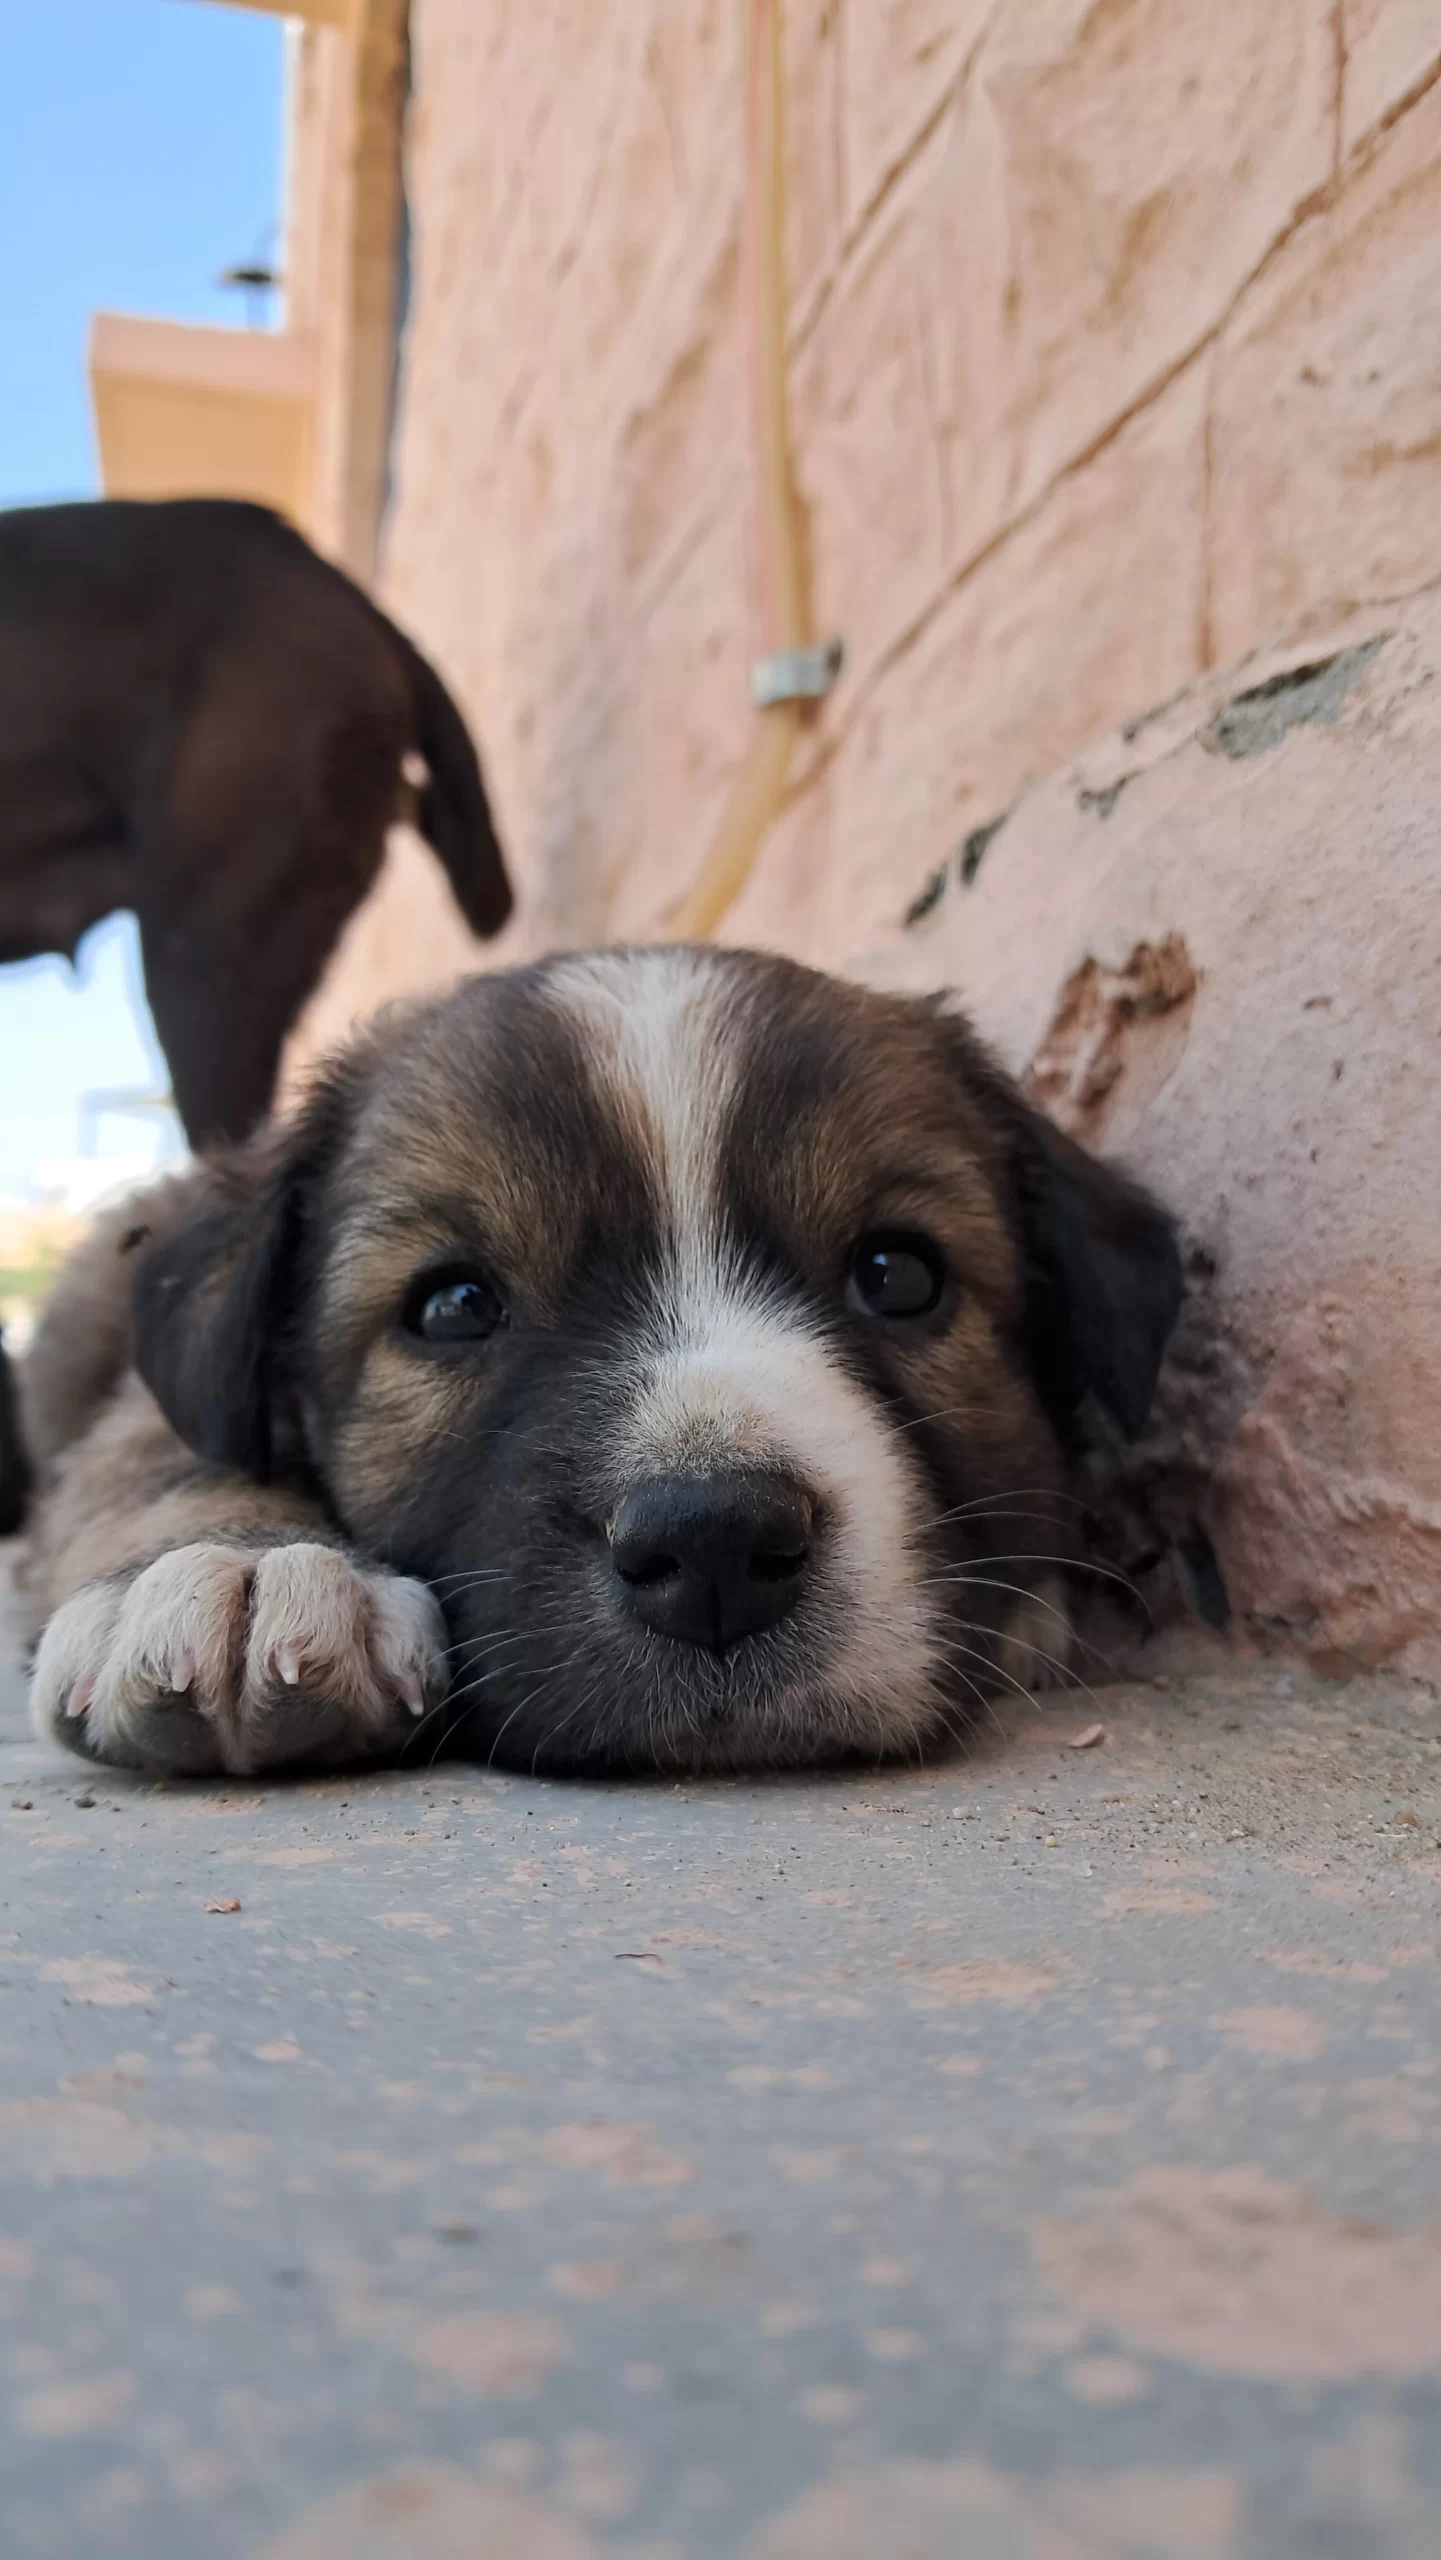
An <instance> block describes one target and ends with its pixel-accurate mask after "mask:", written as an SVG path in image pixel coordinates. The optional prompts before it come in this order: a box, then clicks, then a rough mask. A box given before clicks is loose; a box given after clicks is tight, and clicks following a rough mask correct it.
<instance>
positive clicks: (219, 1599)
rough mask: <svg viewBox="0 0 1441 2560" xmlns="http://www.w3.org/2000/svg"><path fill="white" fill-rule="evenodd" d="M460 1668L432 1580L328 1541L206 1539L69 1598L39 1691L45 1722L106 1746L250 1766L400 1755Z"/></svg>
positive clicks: (245, 1771) (44, 1646)
mask: <svg viewBox="0 0 1441 2560" xmlns="http://www.w3.org/2000/svg"><path fill="white" fill-rule="evenodd" d="M445 1683H446V1674H445V1632H444V1627H443V1625H442V1621H441V1615H440V1610H439V1607H438V1606H437V1603H436V1600H435V1596H434V1594H433V1593H432V1592H431V1591H429V1590H428V1589H427V1588H426V1586H425V1584H424V1583H421V1582H410V1581H405V1580H402V1579H401V1577H400V1576H399V1575H397V1574H392V1573H383V1572H376V1571H373V1570H371V1569H369V1568H362V1567H361V1566H359V1565H355V1564H352V1563H351V1562H350V1560H349V1559H348V1558H347V1557H346V1556H344V1555H342V1554H340V1553H339V1551H338V1550H337V1549H336V1548H334V1547H328V1546H321V1545H318V1544H316V1545H300V1544H297V1545H292V1546H277V1547H268V1548H266V1549H265V1550H264V1551H263V1552H261V1553H259V1554H255V1553H249V1554H247V1553H246V1552H245V1551H244V1549H242V1548H239V1547H230V1546H224V1545H219V1544H217V1545H209V1544H205V1545H198V1546H191V1547H178V1548H176V1549H175V1550H174V1551H173V1552H172V1553H171V1554H169V1555H164V1556H161V1557H159V1558H158V1559H157V1561H156V1562H155V1563H154V1564H151V1565H147V1566H146V1567H145V1568H144V1570H143V1571H142V1572H140V1573H138V1574H136V1575H135V1576H134V1578H133V1579H132V1580H131V1581H128V1582H126V1581H121V1580H114V1581H109V1582H93V1583H90V1584H88V1585H87V1586H86V1588H85V1589H84V1590H82V1591H78V1592H76V1594H75V1596H74V1597H73V1599H70V1600H67V1601H66V1602H65V1604H64V1606H63V1607H62V1608H60V1609H57V1610H56V1612H55V1615H54V1617H53V1618H52V1619H51V1620H50V1623H49V1625H48V1626H47V1627H46V1629H45V1633H44V1635H43V1636H42V1638H41V1640H40V1647H39V1651H38V1653H37V1655H36V1660H35V1672H34V1678H33V1681H32V1684H31V1693H30V1703H31V1718H32V1721H33V1723H34V1726H35V1730H36V1732H37V1733H40V1734H42V1735H46V1736H49V1737H51V1738H53V1739H54V1740H56V1741H59V1742H63V1743H65V1744H67V1745H68V1747H69V1748H70V1749H72V1750H75V1751H79V1752H81V1753H82V1754H84V1755H85V1756H86V1757H88V1758H90V1759H93V1760H105V1761H110V1762H112V1763H114V1764H115V1765H116V1766H117V1767H121V1768H132V1769H152V1770H158V1771H168V1772H173V1773H175V1774H177V1775H202V1774H204V1773H207V1772H210V1771H215V1770H229V1771H231V1772H233V1773H234V1774H235V1775H237V1776H247V1775H250V1774H252V1773H253V1772H254V1771H256V1770H259V1769H267V1768H273V1767H278V1766H280V1765H282V1764H284V1763H286V1762H297V1761H312V1762H314V1761H321V1762H326V1763H329V1764H331V1765H334V1764H336V1763H343V1762H346V1761H352V1760H374V1759H383V1758H387V1757H391V1756H393V1755H394V1754H396V1753H398V1752H399V1750H400V1748H401V1745H402V1743H403V1742H404V1740H405V1737H406V1735H407V1734H408V1733H409V1732H411V1731H412V1730H413V1728H414V1720H415V1719H416V1718H417V1717H419V1716H421V1715H423V1714H424V1712H425V1710H426V1708H427V1707H428V1706H431V1705H433V1704H435V1703H436V1702H438V1700H439V1699H440V1698H441V1697H442V1696H443V1695H444V1691H445Z"/></svg>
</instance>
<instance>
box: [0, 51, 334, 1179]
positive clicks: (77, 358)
mask: <svg viewBox="0 0 1441 2560" xmlns="http://www.w3.org/2000/svg"><path fill="white" fill-rule="evenodd" d="M284 43H285V39H284V31H283V27H282V24H281V21H280V20H279V19H278V18H273V17H269V16H267V15H265V14H263V13H262V12H261V11H259V10H249V9H238V8H236V9H231V8H223V7H213V6H211V5H209V0H32V5H30V6H28V7H27V6H22V5H21V0H0V290H3V305H0V308H3V317H4V336H3V341H0V506H23V505H25V504H27V503H31V502H33V501H36V500H40V499H46V498H90V497H95V496H97V495H98V494H99V481H98V478H97V473H96V463H95V452H94V444H93V439H92V435H91V428H90V408H89V397H88V393H87V389H86V381H85V339H86V331H87V328H88V325H89V320H90V314H91V312H92V311H94V310H96V309H104V310H112V311H141V312H147V313H153V314H155V315H157V316H158V317H161V318H165V319H174V320H208V321H221V322H230V323H235V324H239V323H240V322H241V321H242V320H243V317H244V313H243V309H242V308H241V306H240V305H239V303H238V301H237V298H236V297H235V296H234V295H232V294H229V293H225V292H222V291H220V290H219V289H217V287H216V285H215V282H214V278H215V276H216V274H217V273H218V271H219V269H220V268H221V267H223V266H226V265H228V264H231V263H233V262H234V261H235V260H236V259H241V258H248V257H250V256H251V255H253V254H254V253H255V252H256V251H269V250H271V249H273V248H274V246H275V244H276V225H277V221H278V216H279V212H280V196H281V184H282V178H281V154H282V141H283V136H282V110H283V87H284ZM138 989H139V972H138V960H137V955H136V952H135V947H134V935H133V929H132V928H131V926H130V925H129V924H128V922H126V923H123V924H122V923H112V924H109V925H101V926H99V927H98V928H97V930H96V932H95V933H94V934H93V935H92V936H91V937H90V939H89V942H88V943H87V945H86V946H85V947H84V948H83V949H82V952H81V966H80V971H79V982H78V983H76V981H75V980H72V978H71V976H70V972H69V971H68V970H67V969H66V968H65V967H64V965H63V964H62V963H61V962H59V961H53V960H41V961H33V962H30V963H28V964H26V965H25V966H23V967H20V968H9V969H0V1196H6V1195H8V1196H9V1197H12V1198H13V1197H15V1196H16V1195H23V1194H24V1193H25V1192H26V1191H27V1189H28V1187H29V1182H30V1178H31V1175H32V1172H33V1168H34V1166H35V1165H36V1163H37V1162H39V1161H41V1160H43V1159H44V1158H45V1157H47V1156H67V1155H72V1154H73V1153H74V1152H75V1149H76V1113H77V1105H78V1103H79V1100H80V1097H81V1095H82V1094H83V1093H85V1092H86V1091H87V1090H93V1089H94V1088H96V1087H98V1086H112V1085H121V1086H125V1085H149V1086H151V1087H152V1088H153V1087H155V1086H156V1085H157V1084H163V1082H164V1068H163V1065H162V1063H161V1061H160V1059H159V1056H158V1053H157V1052H156V1050H155V1048H154V1044H153V1041H152V1039H151V1036H150V1029H149V1022H148V1018H146V1017H145V1016H144V1008H143V1004H142V1003H141V1001H140V998H139V992H138ZM145 1143H146V1140H145V1133H144V1129H143V1127H141V1126H138V1125H137V1124H136V1123H134V1122H126V1121H123V1120H116V1121H114V1122H111V1123H108V1124H106V1126H105V1127H104V1129H103V1131H102V1135H101V1144H102V1145H108V1146H112V1147H115V1148H117V1149H135V1148H136V1147H142V1146H144V1144H145Z"/></svg>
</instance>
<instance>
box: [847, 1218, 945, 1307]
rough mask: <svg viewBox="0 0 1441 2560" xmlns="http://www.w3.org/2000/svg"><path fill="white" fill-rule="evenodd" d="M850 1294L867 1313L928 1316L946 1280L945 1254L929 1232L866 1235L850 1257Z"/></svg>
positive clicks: (936, 1304) (937, 1300)
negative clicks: (925, 1234) (922, 1234)
mask: <svg viewBox="0 0 1441 2560" xmlns="http://www.w3.org/2000/svg"><path fill="white" fill-rule="evenodd" d="M850 1285H851V1296H852V1298H853V1300H854V1302H855V1303H856V1305H857V1306H858V1307H859V1308H860V1310H861V1312H862V1314H863V1315H868V1316H928V1315H930V1314H931V1312H932V1311H933V1309H934V1308H936V1307H938V1306H939V1304H940V1301H941V1292H942V1290H943V1289H944V1288H945V1285H946V1264H945V1256H944V1255H943V1254H942V1252H941V1249H940V1246H939V1245H938V1244H933V1243H932V1241H931V1239H930V1237H929V1236H920V1235H905V1234H891V1233H890V1232H889V1231H886V1232H883V1233H880V1234H877V1235H870V1236H862V1238H861V1240H860V1243H859V1244H858V1245H857V1247H856V1250H855V1254H854V1257H853V1259H852V1262H851V1283H850Z"/></svg>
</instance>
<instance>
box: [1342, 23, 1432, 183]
mask: <svg viewBox="0 0 1441 2560" xmlns="http://www.w3.org/2000/svg"><path fill="white" fill-rule="evenodd" d="M1438 80H1441V53H1438V54H1437V56H1436V59H1435V61H1434V62H1430V63H1428V64H1427V66H1426V69H1425V70H1424V71H1423V72H1421V73H1420V74H1419V76H1418V77H1417V78H1416V79H1415V80H1413V81H1412V83H1411V86H1410V88H1409V89H1403V90H1402V92H1401V95H1400V97H1399V98H1393V99H1392V101H1391V104H1390V106H1389V107H1386V108H1384V109H1383V111H1382V113H1381V114H1380V115H1379V116H1378V117H1377V118H1376V121H1375V123H1374V124H1373V125H1368V126H1367V128H1366V131H1365V132H1364V133H1363V134H1361V135H1359V136H1358V138H1357V141H1356V144H1355V148H1354V149H1353V151H1352V153H1351V156H1350V158H1349V160H1348V161H1347V163H1346V169H1345V175H1346V176H1347V177H1354V176H1355V175H1356V173H1357V172H1358V170H1360V169H1361V168H1362V167H1363V166H1364V164H1365V163H1366V162H1367V161H1368V160H1370V159H1372V158H1373V157H1374V155H1375V153H1376V151H1377V150H1378V149H1379V147H1380V145H1381V144H1382V143H1383V142H1384V141H1385V139H1386V136H1387V134H1388V133H1392V132H1394V130H1395V128H1396V126H1397V125H1398V124H1399V123H1400V122H1401V120H1402V117H1403V116H1408V115H1409V114H1410V113H1411V110H1412V108H1413V107H1419V106H1420V104H1421V101H1422V99H1423V98H1425V97H1429V95H1430V93H1431V91H1432V90H1433V89H1434V88H1435V86H1436V83H1437V81H1438Z"/></svg>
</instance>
